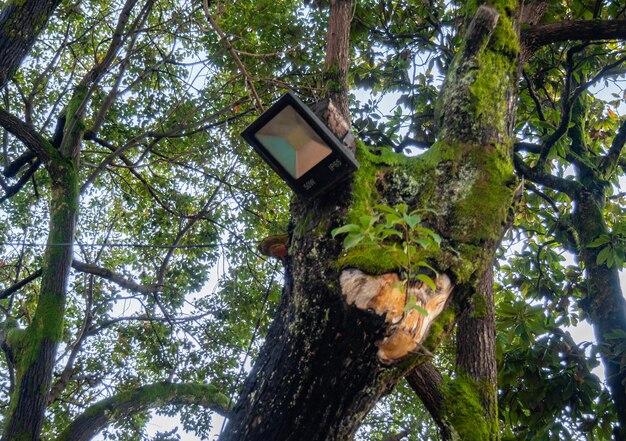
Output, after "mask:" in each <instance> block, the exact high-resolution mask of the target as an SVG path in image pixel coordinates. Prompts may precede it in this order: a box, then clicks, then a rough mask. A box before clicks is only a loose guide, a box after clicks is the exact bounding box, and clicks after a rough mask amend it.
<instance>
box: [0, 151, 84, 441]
mask: <svg viewBox="0 0 626 441" xmlns="http://www.w3.org/2000/svg"><path fill="white" fill-rule="evenodd" d="M50 148H52V147H51V146H50ZM57 161H59V162H60V163H61V164H59V163H58V162H57V163H54V164H51V168H52V169H54V172H53V173H51V177H52V188H51V194H52V197H51V201H50V230H49V235H48V244H47V247H46V253H45V256H44V270H43V274H42V279H41V288H40V293H39V301H38V303H37V309H36V310H35V315H34V316H33V321H32V323H31V324H30V325H29V326H28V328H26V330H20V329H13V330H11V331H10V332H9V335H8V337H7V343H8V345H9V347H10V350H11V352H12V354H13V357H14V359H15V367H16V374H17V375H16V387H15V390H14V392H13V396H12V397H11V407H10V408H9V412H8V415H7V419H6V429H5V431H4V434H3V436H2V441H9V440H37V439H39V432H40V430H41V426H42V423H43V418H44V412H45V409H46V405H47V402H48V392H49V389H50V382H51V379H52V369H53V368H54V363H55V357H56V348H57V346H58V344H59V342H60V341H61V337H62V334H63V316H64V308H65V294H66V288H67V282H68V278H69V271H70V267H71V262H72V246H71V243H72V242H73V241H74V231H75V225H76V213H77V207H78V185H77V179H78V174H77V169H76V168H75V166H73V164H71V163H70V162H69V161H65V160H63V159H62V158H58V159H57Z"/></svg>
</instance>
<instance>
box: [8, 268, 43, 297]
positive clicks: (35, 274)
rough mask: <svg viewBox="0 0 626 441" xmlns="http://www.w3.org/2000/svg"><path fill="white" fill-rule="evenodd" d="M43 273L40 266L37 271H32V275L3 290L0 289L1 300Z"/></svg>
mask: <svg viewBox="0 0 626 441" xmlns="http://www.w3.org/2000/svg"><path fill="white" fill-rule="evenodd" d="M41 273H42V270H41V268H40V269H38V270H37V271H35V272H34V273H32V274H31V275H30V276H28V277H24V278H23V279H22V280H20V281H19V282H17V283H16V284H14V285H12V286H10V287H8V288H6V289H4V290H3V291H0V300H2V299H6V298H7V297H9V296H10V295H11V294H13V293H14V292H16V291H18V290H19V289H21V288H22V287H24V286H26V285H28V284H29V283H30V282H32V281H33V280H35V279H36V278H37V277H40V276H41Z"/></svg>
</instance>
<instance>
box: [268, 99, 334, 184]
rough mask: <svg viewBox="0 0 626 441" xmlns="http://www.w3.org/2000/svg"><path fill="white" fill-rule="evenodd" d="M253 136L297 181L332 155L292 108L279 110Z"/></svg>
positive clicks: (328, 148)
mask: <svg viewBox="0 0 626 441" xmlns="http://www.w3.org/2000/svg"><path fill="white" fill-rule="evenodd" d="M255 136H256V138H257V139H258V140H259V142H260V143H261V144H262V145H263V147H265V148H266V149H267V151H268V152H269V153H270V154H271V155H272V156H273V157H274V158H275V159H276V160H277V161H278V162H279V163H280V164H281V165H282V166H283V167H284V169H285V170H286V171H287V172H288V173H289V174H290V175H291V176H293V177H294V178H296V179H298V178H300V177H301V176H302V175H304V174H305V173H306V172H308V171H309V170H310V169H312V168H313V167H314V166H315V165H316V164H318V163H319V162H320V161H321V160H322V159H324V158H325V157H327V156H328V155H330V154H331V153H332V150H331V149H330V147H328V145H327V144H326V143H325V142H324V141H322V139H321V138H320V136H319V135H318V134H317V133H315V131H314V130H313V129H312V128H311V126H309V124H308V123H307V122H306V121H305V120H304V119H303V118H302V117H301V116H300V115H299V114H298V112H296V110H295V109H294V108H293V107H292V106H287V107H285V108H284V109H283V110H281V111H280V112H279V113H278V114H277V115H276V116H275V117H274V118H272V120H270V121H269V122H268V123H267V124H265V125H264V126H263V127H262V128H261V129H260V130H259V131H258V132H257V133H256V134H255Z"/></svg>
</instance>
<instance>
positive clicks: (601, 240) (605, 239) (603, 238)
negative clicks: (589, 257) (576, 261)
mask: <svg viewBox="0 0 626 441" xmlns="http://www.w3.org/2000/svg"><path fill="white" fill-rule="evenodd" d="M610 241H611V237H610V236H609V235H608V234H601V235H600V236H598V237H597V238H595V239H594V240H593V241H592V242H591V243H589V244H587V248H597V247H599V246H602V245H604V244H606V243H609V242H610Z"/></svg>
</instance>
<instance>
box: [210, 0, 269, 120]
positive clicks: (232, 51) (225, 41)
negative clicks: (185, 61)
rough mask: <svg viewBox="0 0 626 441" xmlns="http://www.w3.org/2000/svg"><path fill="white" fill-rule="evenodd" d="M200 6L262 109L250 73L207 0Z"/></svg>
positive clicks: (261, 108) (260, 108) (261, 109)
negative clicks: (216, 19)
mask: <svg viewBox="0 0 626 441" xmlns="http://www.w3.org/2000/svg"><path fill="white" fill-rule="evenodd" d="M202 6H203V8H204V15H205V16H206V18H207V20H208V21H209V23H211V26H212V27H213V29H215V32H217V35H219V37H220V40H221V42H222V44H223V45H224V47H225V48H226V49H227V50H228V52H230V55H231V56H232V57H233V59H234V60H235V64H237V67H238V68H239V70H240V71H241V73H242V74H243V76H244V77H245V78H246V82H247V83H248V85H249V86H250V90H251V91H252V95H254V100H255V101H256V104H257V106H258V108H259V110H260V111H263V104H261V99H260V98H259V94H258V93H257V91H256V88H255V87H254V82H253V81H252V77H251V76H250V74H248V71H247V70H246V67H245V66H244V65H243V63H242V62H241V60H240V59H239V56H238V55H237V51H235V48H233V45H232V44H231V43H230V41H228V38H227V37H226V34H224V31H222V28H220V26H219V25H218V24H217V22H216V21H215V19H214V18H213V17H212V16H211V12H210V11H209V0H203V1H202Z"/></svg>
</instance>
